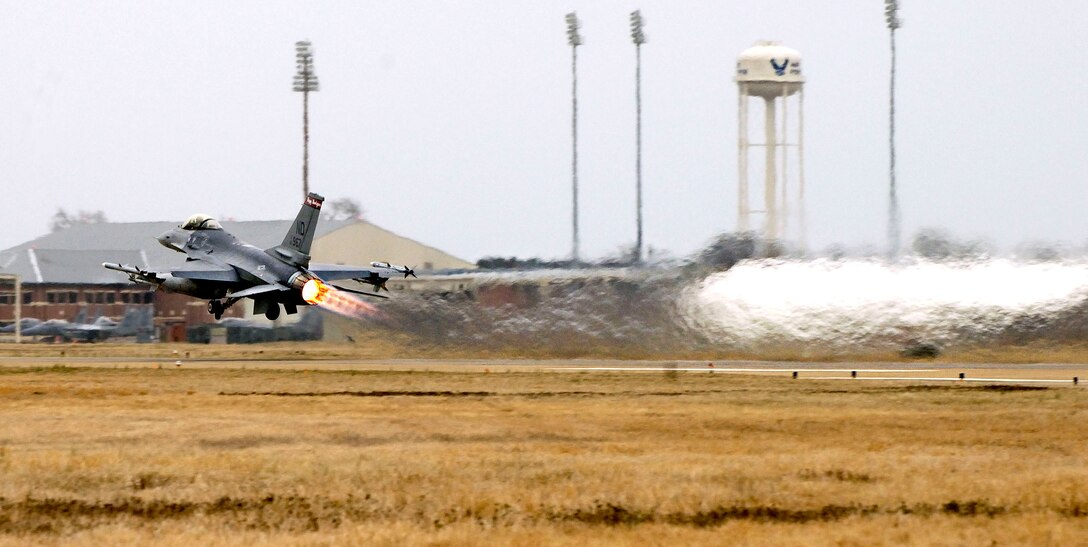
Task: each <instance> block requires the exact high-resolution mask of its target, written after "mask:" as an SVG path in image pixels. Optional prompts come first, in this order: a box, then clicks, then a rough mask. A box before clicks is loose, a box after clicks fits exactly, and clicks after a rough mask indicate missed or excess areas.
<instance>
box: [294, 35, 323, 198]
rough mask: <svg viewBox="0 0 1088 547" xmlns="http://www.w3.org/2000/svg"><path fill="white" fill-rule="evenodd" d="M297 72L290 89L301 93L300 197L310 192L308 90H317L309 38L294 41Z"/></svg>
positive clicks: (318, 87)
mask: <svg viewBox="0 0 1088 547" xmlns="http://www.w3.org/2000/svg"><path fill="white" fill-rule="evenodd" d="M295 57H296V60H297V66H298V72H297V73H295V78H294V82H293V84H294V85H293V86H292V90H294V91H296V92H300V93H302V197H303V198H304V199H305V197H306V196H308V195H309V194H310V92H311V91H318V90H319V89H320V86H319V85H318V82H317V74H314V52H313V48H312V47H311V44H310V42H309V40H305V41H301V42H295Z"/></svg>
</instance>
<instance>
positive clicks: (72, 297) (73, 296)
mask: <svg viewBox="0 0 1088 547" xmlns="http://www.w3.org/2000/svg"><path fill="white" fill-rule="evenodd" d="M68 301H69V302H71V303H73V304H75V303H76V302H79V293H77V292H76V291H68Z"/></svg>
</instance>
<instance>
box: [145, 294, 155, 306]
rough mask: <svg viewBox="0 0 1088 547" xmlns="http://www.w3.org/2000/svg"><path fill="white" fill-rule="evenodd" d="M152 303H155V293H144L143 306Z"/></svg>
mask: <svg viewBox="0 0 1088 547" xmlns="http://www.w3.org/2000/svg"><path fill="white" fill-rule="evenodd" d="M153 302H155V293H153V292H145V293H144V304H151V303H153Z"/></svg>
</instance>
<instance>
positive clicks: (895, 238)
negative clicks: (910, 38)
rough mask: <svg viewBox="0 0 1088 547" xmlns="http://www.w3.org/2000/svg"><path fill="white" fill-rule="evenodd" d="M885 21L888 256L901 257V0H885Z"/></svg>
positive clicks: (892, 257)
mask: <svg viewBox="0 0 1088 547" xmlns="http://www.w3.org/2000/svg"><path fill="white" fill-rule="evenodd" d="M884 20H885V21H886V22H887V23H888V30H889V34H890V36H891V54H892V66H891V78H890V84H889V88H890V92H889V93H888V183H889V184H888V256H889V258H891V259H892V260H895V259H896V258H898V257H899V238H900V234H899V198H898V197H897V196H896V195H895V30H896V29H898V28H899V27H900V26H902V24H903V22H902V21H901V20H900V19H899V0H884Z"/></svg>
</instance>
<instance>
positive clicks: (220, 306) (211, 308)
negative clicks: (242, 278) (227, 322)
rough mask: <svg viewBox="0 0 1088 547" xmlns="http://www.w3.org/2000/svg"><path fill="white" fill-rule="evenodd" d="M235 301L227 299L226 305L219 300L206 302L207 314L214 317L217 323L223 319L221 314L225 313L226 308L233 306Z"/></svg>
mask: <svg viewBox="0 0 1088 547" xmlns="http://www.w3.org/2000/svg"><path fill="white" fill-rule="evenodd" d="M237 301H238V300H236V299H234V298H228V299H227V301H226V303H223V302H222V301H220V300H211V301H209V302H208V313H210V314H212V315H213V316H215V320H216V321H218V320H220V319H222V318H223V312H224V311H227V308H229V307H231V306H233V305H234V303H235V302H237Z"/></svg>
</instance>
